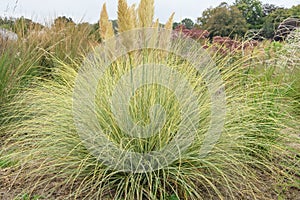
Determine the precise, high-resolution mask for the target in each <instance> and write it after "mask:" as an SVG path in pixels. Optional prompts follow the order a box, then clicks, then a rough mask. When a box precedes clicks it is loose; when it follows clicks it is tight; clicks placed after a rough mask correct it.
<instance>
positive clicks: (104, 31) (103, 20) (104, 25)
mask: <svg viewBox="0 0 300 200" xmlns="http://www.w3.org/2000/svg"><path fill="white" fill-rule="evenodd" d="M99 27H100V36H101V38H102V39H103V40H107V39H108V38H111V37H113V36H114V30H113V27H112V23H111V22H110V21H109V19H108V14H107V10H106V4H105V3H104V4H103V7H102V10H101V13H100V21H99Z"/></svg>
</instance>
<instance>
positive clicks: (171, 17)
mask: <svg viewBox="0 0 300 200" xmlns="http://www.w3.org/2000/svg"><path fill="white" fill-rule="evenodd" d="M174 15H175V13H174V12H173V13H172V15H171V16H170V17H169V19H168V21H167V23H166V24H165V29H168V30H172V26H173V18H174Z"/></svg>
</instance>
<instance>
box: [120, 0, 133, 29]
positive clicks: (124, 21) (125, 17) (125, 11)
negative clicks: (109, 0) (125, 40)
mask: <svg viewBox="0 0 300 200" xmlns="http://www.w3.org/2000/svg"><path fill="white" fill-rule="evenodd" d="M118 28H119V32H120V33H122V32H124V31H128V30H132V29H133V28H134V20H133V19H132V14H131V12H130V8H129V7H128V5H127V2H126V0H119V2H118Z"/></svg>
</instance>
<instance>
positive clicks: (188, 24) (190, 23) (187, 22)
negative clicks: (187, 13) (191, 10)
mask: <svg viewBox="0 0 300 200" xmlns="http://www.w3.org/2000/svg"><path fill="white" fill-rule="evenodd" d="M181 24H182V25H184V26H185V27H186V28H187V29H192V28H194V22H193V20H191V19H189V18H185V19H183V20H182V21H181Z"/></svg>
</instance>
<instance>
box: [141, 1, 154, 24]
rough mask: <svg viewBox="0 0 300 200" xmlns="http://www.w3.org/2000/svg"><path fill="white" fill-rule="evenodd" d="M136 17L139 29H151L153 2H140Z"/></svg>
mask: <svg viewBox="0 0 300 200" xmlns="http://www.w3.org/2000/svg"><path fill="white" fill-rule="evenodd" d="M138 15H139V25H140V27H146V28H148V27H151V26H152V23H153V17H154V0H141V2H140V5H139V7H138Z"/></svg>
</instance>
